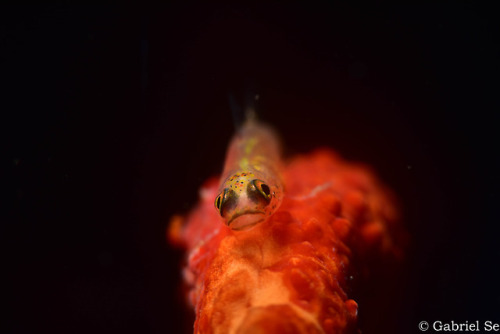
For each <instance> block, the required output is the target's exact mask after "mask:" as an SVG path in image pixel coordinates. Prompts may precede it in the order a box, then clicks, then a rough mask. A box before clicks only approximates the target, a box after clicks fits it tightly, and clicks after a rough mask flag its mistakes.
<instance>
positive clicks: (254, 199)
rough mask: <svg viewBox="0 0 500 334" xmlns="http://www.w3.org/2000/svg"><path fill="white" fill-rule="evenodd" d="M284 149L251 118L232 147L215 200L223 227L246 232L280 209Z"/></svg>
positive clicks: (276, 138)
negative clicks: (282, 150) (282, 154)
mask: <svg viewBox="0 0 500 334" xmlns="http://www.w3.org/2000/svg"><path fill="white" fill-rule="evenodd" d="M281 165H282V163H281V147H280V142H279V139H278V137H277V135H276V133H275V132H274V131H273V130H272V129H271V128H270V127H268V126H266V125H264V124H262V123H260V122H258V121H257V120H255V119H254V118H249V119H247V121H246V122H245V123H244V124H243V125H242V126H241V127H240V129H239V130H238V131H237V133H236V134H235V136H234V137H233V139H232V140H231V143H230V144H229V147H228V150H227V155H226V161H225V164H224V170H223V173H222V177H221V182H220V186H219V190H218V192H217V196H216V198H215V200H214V205H215V208H216V209H217V210H218V212H219V214H220V216H221V217H222V218H223V220H224V223H225V224H226V225H227V226H228V227H230V228H231V229H233V230H245V229H249V228H251V227H253V226H254V225H256V224H258V223H261V222H263V221H265V220H267V219H268V218H269V217H270V216H271V215H272V214H273V213H274V212H276V210H277V209H278V208H279V206H280V205H281V202H282V199H283V182H282V177H281V169H282V168H281Z"/></svg>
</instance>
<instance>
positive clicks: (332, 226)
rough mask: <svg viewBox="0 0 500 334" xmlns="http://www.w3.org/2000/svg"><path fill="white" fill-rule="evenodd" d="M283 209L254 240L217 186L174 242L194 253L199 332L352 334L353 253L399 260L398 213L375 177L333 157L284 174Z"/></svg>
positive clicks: (206, 188)
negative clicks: (222, 206) (219, 204)
mask: <svg viewBox="0 0 500 334" xmlns="http://www.w3.org/2000/svg"><path fill="white" fill-rule="evenodd" d="M283 179H284V183H285V187H286V188H285V192H286V195H285V197H284V199H283V204H282V206H281V207H280V209H279V210H278V211H277V212H276V213H275V214H274V215H273V216H272V217H271V218H270V219H269V220H268V221H266V222H264V223H261V224H259V225H257V226H256V227H254V228H253V229H251V230H248V231H239V232H237V231H232V230H230V229H229V228H227V227H226V226H225V225H224V224H223V223H222V221H221V218H220V216H218V214H217V211H216V210H215V209H214V207H213V200H214V197H215V195H216V194H215V192H216V190H217V186H218V180H216V179H211V180H208V181H207V182H206V183H205V184H204V185H203V186H202V188H201V190H200V202H199V203H198V205H197V207H196V208H194V209H193V210H192V212H191V213H190V214H189V215H188V216H187V217H180V216H176V217H174V218H173V219H172V222H171V225H170V229H169V239H170V241H171V242H172V243H174V244H177V245H182V246H183V247H185V248H186V249H187V252H188V257H187V264H186V266H185V268H184V272H183V273H184V280H185V282H186V283H187V285H188V286H189V295H188V298H189V302H190V303H191V304H192V305H193V306H194V309H195V312H196V321H195V324H194V332H195V333H221V334H222V333H223V334H231V333H238V334H242V333H347V332H355V331H356V319H357V303H356V302H355V301H354V300H352V299H349V297H348V296H347V294H346V292H345V291H346V277H347V275H348V274H349V267H350V261H351V257H352V254H353V252H357V254H361V257H362V256H363V254H368V253H374V252H379V253H381V254H382V253H396V255H397V252H398V250H397V248H396V247H395V246H394V245H393V243H392V241H391V238H390V235H391V234H392V233H390V232H391V230H392V229H393V226H395V222H396V221H397V220H398V213H397V211H396V209H395V206H394V205H393V200H392V196H391V193H390V191H388V190H387V189H386V188H385V187H384V186H383V185H381V184H380V183H379V182H378V181H377V179H376V178H375V177H374V175H373V173H372V172H371V171H370V170H369V168H367V167H365V166H362V165H359V164H352V163H348V162H346V161H344V160H343V159H341V158H340V157H339V156H338V155H336V154H335V153H334V152H332V151H331V150H328V149H321V150H317V151H315V152H313V153H311V154H308V155H299V156H296V157H295V158H293V159H292V160H290V162H289V164H288V165H287V167H286V168H285V170H284V173H283Z"/></svg>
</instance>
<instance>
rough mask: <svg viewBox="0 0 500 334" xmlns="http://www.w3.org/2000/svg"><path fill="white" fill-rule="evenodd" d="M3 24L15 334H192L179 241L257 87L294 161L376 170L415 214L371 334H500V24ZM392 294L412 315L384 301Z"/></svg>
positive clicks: (151, 11) (51, 16)
mask: <svg viewBox="0 0 500 334" xmlns="http://www.w3.org/2000/svg"><path fill="white" fill-rule="evenodd" d="M0 15H1V26H2V28H1V31H0V50H1V54H0V66H1V67H0V70H1V73H0V75H1V82H2V90H1V92H2V93H1V94H2V98H1V99H0V108H1V125H2V147H5V146H4V145H6V149H2V159H3V161H4V162H5V163H6V169H7V173H6V174H4V175H7V179H6V183H5V186H2V188H3V190H6V192H7V200H6V201H5V200H4V201H3V205H2V207H3V209H6V211H7V213H8V214H7V219H5V220H3V221H2V224H1V229H2V231H1V235H2V239H4V241H3V242H2V245H3V246H4V248H5V249H4V251H3V255H4V258H5V259H4V260H3V263H4V266H3V268H4V269H3V270H2V272H3V276H4V277H5V276H6V277H7V279H8V282H9V283H8V284H6V285H4V289H5V290H6V291H7V297H8V298H7V299H5V301H6V303H7V304H8V309H9V311H10V313H7V317H6V321H3V320H2V327H5V329H2V332H5V333H42V332H47V333H49V332H50V333H80V332H82V333H83V332H92V333H101V332H103V333H104V332H108V333H117V332H120V333H181V332H183V331H186V330H187V331H189V329H190V326H191V323H190V322H191V321H192V318H191V315H190V312H189V311H187V310H186V309H185V308H184V306H183V304H182V293H181V291H180V289H179V283H180V267H179V266H180V261H181V258H182V254H181V252H180V251H177V250H174V249H171V248H170V247H169V246H168V245H167V243H166V241H165V229H166V226H167V223H168V220H169V217H170V216H171V215H172V214H174V213H185V212H187V211H188V209H189V208H190V207H191V206H192V205H193V204H194V203H195V201H196V198H197V190H198V187H199V185H200V184H201V183H202V182H203V180H205V179H206V178H207V177H209V176H211V175H215V174H217V173H218V172H219V171H220V169H221V168H222V163H223V159H224V152H225V148H226V145H227V142H228V140H229V139H230V136H231V134H232V133H233V131H234V126H233V121H232V116H231V110H230V108H229V104H228V102H227V96H228V94H229V93H234V94H236V95H237V94H240V95H239V96H243V95H242V94H244V91H245V87H247V84H248V82H252V85H254V87H257V91H258V92H259V93H260V101H259V105H258V108H259V112H260V116H261V118H262V119H264V120H265V121H267V122H269V123H271V124H273V125H274V126H275V127H276V128H277V129H278V131H279V132H280V133H281V134H282V137H283V140H284V142H285V143H286V152H287V154H288V155H293V154H295V153H298V152H307V151H309V150H311V149H313V148H316V147H318V146H329V147H332V148H335V149H336V150H337V151H339V152H340V153H341V154H342V155H344V156H345V157H346V158H348V159H351V160H355V161H362V162H365V163H367V164H369V165H371V166H373V167H374V169H375V170H376V171H377V172H378V174H379V175H380V177H381V178H382V179H383V180H384V181H385V182H386V183H387V184H388V185H389V186H390V187H391V188H393V189H394V190H395V192H396V193H397V194H398V196H399V198H400V200H401V203H402V207H403V211H404V215H405V220H404V224H405V225H406V227H407V229H408V230H409V232H410V235H411V241H412V243H411V248H410V250H409V252H408V256H407V259H406V261H405V265H404V266H403V269H402V270H401V272H400V274H397V275H398V276H397V277H396V281H397V282H398V284H397V286H389V287H387V286H386V287H385V288H382V287H381V288H380V290H379V291H378V294H377V292H373V293H372V292H370V291H368V292H365V294H364V295H362V296H361V297H360V298H362V299H361V301H360V312H361V313H360V324H361V327H362V330H363V332H364V333H379V332H384V333H410V332H418V329H417V324H418V322H419V321H421V320H427V321H429V322H432V321H434V320H443V321H450V320H454V321H465V320H467V321H469V322H472V321H475V320H481V321H483V320H492V321H496V322H500V316H499V312H498V311H499V310H500V294H499V293H500V291H499V288H498V283H497V282H498V281H499V278H500V275H499V274H498V272H497V266H498V260H499V250H498V246H497V243H498V241H497V239H498V237H499V236H498V233H497V232H498V213H497V210H496V203H497V201H499V200H500V196H499V195H498V186H499V182H498V181H499V176H498V175H499V174H498V168H499V167H500V166H499V163H498V146H497V144H496V142H495V141H496V140H498V135H497V132H498V125H499V124H500V123H499V120H500V119H499V115H498V112H499V110H500V109H499V103H498V97H497V96H494V95H497V94H498V88H499V87H498V66H499V65H498V60H499V44H498V43H497V38H498V30H497V29H498V26H497V25H496V24H495V21H496V18H495V15H494V11H493V9H492V8H486V7H480V6H473V5H464V4H458V3H446V4H445V3H439V4H432V5H425V4H420V5H415V6H411V5H400V6H392V7H383V6H370V7H367V6H355V5H352V6H351V5H349V6H348V5H333V4H326V3H316V4H314V5H304V4H302V5H300V4H293V5H292V4H290V5H270V4H268V5H255V6H248V7H236V6H213V5H212V6H208V5H205V6H199V5H198V6H194V5H189V6H188V5H186V6H181V5H175V6H174V5H165V6H163V7H161V6H160V7H158V6H148V5H142V6H112V5H100V6H90V5H85V6H78V5H60V6H39V7H36V6H25V7H23V6H16V7H9V8H4V9H3V10H2V11H1V14H0ZM392 280H394V277H392ZM382 281H384V279H382ZM384 289H385V290H384ZM390 290H391V291H392V292H393V293H392V295H394V294H395V293H394V291H398V292H397V293H396V294H397V295H398V296H399V301H398V302H392V301H391V298H384V295H385V292H388V295H391V293H389V291H390ZM384 291H385V292H384ZM370 295H372V296H374V297H373V298H372V299H371V300H370V298H369V296H370ZM363 296H364V297H363ZM367 296H368V297H367ZM365 299H366V302H365V304H363V303H362V302H363V300H365ZM364 305H366V306H364ZM379 312H381V314H382V315H381V316H378V314H379ZM384 314H385V315H384Z"/></svg>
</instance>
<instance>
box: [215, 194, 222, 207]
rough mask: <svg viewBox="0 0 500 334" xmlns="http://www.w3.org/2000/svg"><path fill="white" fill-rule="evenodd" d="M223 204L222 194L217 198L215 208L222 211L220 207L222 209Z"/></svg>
mask: <svg viewBox="0 0 500 334" xmlns="http://www.w3.org/2000/svg"><path fill="white" fill-rule="evenodd" d="M221 202H222V194H219V196H217V198H215V202H214V205H215V208H216V209H217V210H219V211H220V207H221Z"/></svg>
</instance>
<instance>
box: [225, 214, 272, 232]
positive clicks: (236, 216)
mask: <svg viewBox="0 0 500 334" xmlns="http://www.w3.org/2000/svg"><path fill="white" fill-rule="evenodd" d="M248 214H251V215H258V214H260V215H265V214H266V213H265V212H264V211H259V210H246V211H243V212H239V213H237V214H235V215H234V216H232V217H231V219H230V220H228V222H227V226H228V227H231V223H232V222H233V221H234V220H235V219H236V218H238V217H241V216H244V215H248ZM263 220H264V218H262V219H261V220H258V221H257V222H255V223H254V224H252V225H251V226H253V225H255V224H257V223H260V222H261V221H263ZM247 226H248V225H245V227H247ZM248 227H250V226H248ZM236 230H237V229H236Z"/></svg>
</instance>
